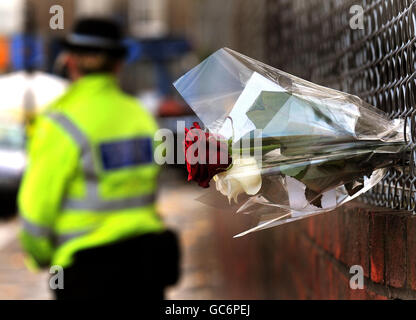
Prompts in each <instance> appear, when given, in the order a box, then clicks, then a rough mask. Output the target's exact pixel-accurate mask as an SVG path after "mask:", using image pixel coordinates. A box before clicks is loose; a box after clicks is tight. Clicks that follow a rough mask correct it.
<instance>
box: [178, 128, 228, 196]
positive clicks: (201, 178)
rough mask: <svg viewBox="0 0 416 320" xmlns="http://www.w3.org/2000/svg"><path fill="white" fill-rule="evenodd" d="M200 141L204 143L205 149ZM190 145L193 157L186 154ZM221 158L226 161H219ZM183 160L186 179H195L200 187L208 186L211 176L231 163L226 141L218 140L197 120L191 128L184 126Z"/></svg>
mask: <svg viewBox="0 0 416 320" xmlns="http://www.w3.org/2000/svg"><path fill="white" fill-rule="evenodd" d="M202 143H205V150H204V148H203V147H204V146H203V145H202ZM191 146H192V148H193V149H194V154H193V155H194V157H193V159H189V155H187V151H188V149H189V148H191ZM191 155H192V154H191ZM221 159H223V161H222V162H226V163H221ZM224 159H225V160H226V161H224ZM185 162H186V168H187V169H188V181H191V180H193V181H196V182H198V184H199V185H200V186H201V187H203V188H208V187H209V182H210V181H211V179H212V177H213V176H215V175H216V174H217V173H219V172H222V171H225V170H226V169H227V168H228V167H229V166H230V164H231V157H230V155H229V153H228V143H227V142H226V141H219V140H218V139H217V138H216V137H215V136H214V135H212V134H210V133H208V132H205V131H203V130H202V129H201V127H200V126H199V124H198V122H194V123H193V127H191V129H187V128H185ZM210 162H211V163H210Z"/></svg>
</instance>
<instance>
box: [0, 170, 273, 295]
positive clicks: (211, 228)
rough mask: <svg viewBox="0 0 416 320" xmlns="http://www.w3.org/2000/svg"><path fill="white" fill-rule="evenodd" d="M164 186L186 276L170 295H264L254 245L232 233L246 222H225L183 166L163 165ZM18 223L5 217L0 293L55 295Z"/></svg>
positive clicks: (165, 207) (0, 231)
mask: <svg viewBox="0 0 416 320" xmlns="http://www.w3.org/2000/svg"><path fill="white" fill-rule="evenodd" d="M160 186H161V188H160V194H159V200H158V209H159V212H160V214H161V215H162V216H163V218H164V220H165V221H166V224H167V225H168V226H169V227H170V228H172V229H174V230H176V231H177V232H178V233H179V237H180V242H181V246H182V262H181V263H182V276H181V279H180V281H179V282H178V284H176V285H175V286H173V287H171V288H168V290H167V298H168V299H235V298H237V299H238V298H240V299H244V298H264V297H265V296H264V294H263V292H262V291H261V289H258V288H257V287H256V285H255V284H254V286H253V283H254V282H256V281H257V280H258V279H257V280H256V277H253V280H251V279H249V278H250V277H251V275H250V274H251V273H252V272H253V270H254V271H255V269H256V268H257V267H256V264H253V260H255V257H254V255H253V246H250V242H247V241H248V240H240V241H239V240H234V239H232V235H233V234H236V233H237V232H239V231H241V228H240V227H241V226H239V227H238V228H240V230H238V229H237V228H235V227H228V226H227V225H222V223H223V222H224V221H222V220H221V219H222V218H221V215H222V214H223V213H219V212H215V210H214V209H212V208H210V207H207V206H205V205H203V204H201V203H200V202H198V201H196V200H195V199H196V198H197V197H198V196H200V195H201V194H202V193H203V192H204V190H203V189H201V188H199V187H197V186H196V185H195V184H193V183H192V184H191V183H187V182H186V175H185V174H184V172H183V170H177V169H168V170H164V171H163V174H162V177H161V183H160ZM227 219H229V218H227ZM227 221H228V222H229V221H230V220H227ZM18 229H19V222H18V220H17V218H10V219H8V220H5V221H1V220H0V299H51V298H52V296H51V294H50V292H49V290H48V280H47V279H48V273H47V272H41V273H32V272H30V271H28V270H27V269H26V267H25V265H24V262H23V253H22V251H21V248H20V245H19V242H18V239H17V233H18ZM254 250H255V248H254ZM250 257H252V259H250ZM247 264H249V267H250V266H251V267H250V268H247ZM259 290H260V291H259Z"/></svg>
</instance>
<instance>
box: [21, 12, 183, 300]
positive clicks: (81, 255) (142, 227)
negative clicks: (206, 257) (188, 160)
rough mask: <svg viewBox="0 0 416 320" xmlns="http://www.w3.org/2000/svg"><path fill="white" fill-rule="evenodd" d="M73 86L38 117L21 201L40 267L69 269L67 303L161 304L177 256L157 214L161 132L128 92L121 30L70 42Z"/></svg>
mask: <svg viewBox="0 0 416 320" xmlns="http://www.w3.org/2000/svg"><path fill="white" fill-rule="evenodd" d="M66 46H67V50H68V52H69V54H68V61H67V67H68V72H69V75H70V78H71V79H72V80H73V81H74V83H73V84H72V86H71V87H70V88H69V90H68V91H67V93H66V94H64V95H63V96H62V97H61V98H59V99H58V100H57V101H56V102H54V103H53V104H52V106H50V108H49V109H48V112H47V113H45V114H44V115H42V116H40V117H39V118H38V119H37V122H36V128H35V133H34V136H33V138H32V139H31V141H30V147H29V158H30V160H29V165H28V169H27V172H26V174H25V176H24V179H23V182H22V186H21V189H20V193H19V209H20V214H21V217H22V221H23V230H22V232H21V241H22V244H23V247H24V249H25V251H26V252H27V253H28V258H29V262H30V263H31V264H32V265H33V266H41V267H42V266H50V265H58V266H62V267H63V270H64V289H56V290H55V295H56V297H57V298H58V299H61V298H62V299H66V298H80V299H85V298H86V299H88V298H101V297H103V298H112V297H115V298H125V297H128V298H129V297H130V298H135V297H142V298H147V299H151V298H159V299H160V298H163V288H164V287H165V286H166V285H168V284H172V283H174V282H175V281H176V280H177V276H178V269H177V260H178V248H177V246H176V238H175V236H174V234H173V233H171V232H169V231H166V230H165V229H164V226H163V223H162V221H161V219H160V218H159V216H158V215H157V213H156V208H155V192H156V185H157V183H156V180H157V175H158V171H159V169H158V166H156V165H155V164H154V162H153V149H154V146H153V135H154V133H155V131H156V130H157V125H156V123H155V120H154V119H153V118H152V116H151V115H150V114H149V113H148V112H147V111H146V110H145V109H144V108H143V107H142V106H141V105H139V104H138V103H137V101H136V100H135V99H134V98H132V97H129V96H127V95H125V94H124V93H122V92H121V90H120V89H119V87H118V85H117V81H116V78H115V75H116V73H117V71H118V70H119V69H120V65H121V62H122V58H123V57H124V55H125V53H126V52H125V51H126V50H125V48H124V47H123V45H122V34H121V31H120V28H119V27H118V25H117V24H115V23H113V22H111V21H107V20H102V19H91V18H90V19H83V20H81V21H79V22H78V23H77V24H76V25H75V28H74V30H73V32H72V33H71V34H70V35H69V36H68V37H67V39H66Z"/></svg>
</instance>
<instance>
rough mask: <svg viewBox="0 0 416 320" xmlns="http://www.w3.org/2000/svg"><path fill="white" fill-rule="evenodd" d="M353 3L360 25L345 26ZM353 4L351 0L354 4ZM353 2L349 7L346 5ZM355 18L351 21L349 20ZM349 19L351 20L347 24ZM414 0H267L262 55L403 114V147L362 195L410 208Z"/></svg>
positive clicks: (415, 189) (414, 184)
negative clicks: (397, 161) (406, 133)
mask: <svg viewBox="0 0 416 320" xmlns="http://www.w3.org/2000/svg"><path fill="white" fill-rule="evenodd" d="M354 5H359V6H361V8H362V9H363V11H362V12H363V16H362V17H363V29H353V28H351V25H350V22H351V19H355V13H356V12H357V11H354V10H352V11H351V13H350V9H351V7H352V6H354ZM354 8H356V7H354ZM354 8H353V9H354ZM353 22H355V21H353ZM354 27H355V25H354ZM415 36H416V1H411V0H361V1H357V0H355V1H354V0H268V2H267V32H266V37H267V41H266V43H267V50H266V52H267V54H268V62H269V63H270V64H271V65H274V66H276V67H277V68H279V69H283V70H285V71H287V72H290V73H292V74H294V75H298V76H300V77H302V78H305V79H308V80H311V81H313V82H315V83H319V84H322V85H324V86H327V87H332V88H335V89H338V90H342V91H345V92H349V93H352V94H355V95H358V96H359V97H361V98H363V99H364V100H366V101H367V102H369V103H371V104H372V105H374V106H376V107H378V108H380V109H382V110H384V111H385V112H387V113H388V114H389V115H390V116H391V117H392V118H396V117H402V118H405V119H407V121H406V122H407V123H408V124H409V125H410V126H409V127H408V128H410V130H411V133H412V139H411V141H409V146H410V150H411V151H410V152H408V153H406V154H404V155H403V162H402V166H401V167H398V168H395V169H392V170H390V171H389V172H388V174H387V175H386V176H385V178H384V179H383V181H382V182H381V183H380V184H378V185H377V186H376V187H375V188H373V190H372V191H370V192H368V193H367V194H365V196H364V197H363V200H364V201H365V202H367V203H370V204H372V205H378V206H385V207H390V208H394V209H407V210H412V211H415V207H416V201H415V200H416V165H415V156H416V122H415V121H416V61H415V55H416V51H415V48H416V46H415Z"/></svg>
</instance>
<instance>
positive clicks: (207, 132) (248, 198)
mask: <svg viewBox="0 0 416 320" xmlns="http://www.w3.org/2000/svg"><path fill="white" fill-rule="evenodd" d="M174 86H175V87H176V89H177V90H178V91H179V93H180V94H181V95H182V97H183V98H184V99H185V101H186V102H187V103H188V104H189V105H190V107H191V108H192V109H193V111H194V112H195V113H196V115H197V116H198V117H199V119H200V120H201V122H202V124H203V127H204V129H202V128H201V126H200V124H199V123H194V125H193V127H191V128H189V129H186V134H185V142H184V146H185V150H184V151H185V160H186V164H187V169H188V173H189V176H188V180H194V181H196V182H197V183H198V184H199V185H200V186H202V187H204V188H208V187H209V186H210V182H211V185H215V188H213V186H211V188H210V189H208V191H207V193H206V194H205V195H204V196H202V197H201V198H200V199H199V200H200V201H202V202H204V203H206V204H209V205H214V206H223V205H224V203H225V204H227V203H228V204H229V205H231V206H233V208H234V207H235V206H237V208H236V209H237V212H238V213H245V214H254V215H256V216H258V217H259V222H258V225H256V226H255V227H254V228H252V229H250V230H247V231H245V232H243V233H241V234H239V235H237V236H242V235H245V234H247V233H250V232H253V231H257V230H261V229H265V228H270V227H273V226H277V225H280V224H283V223H287V222H290V221H295V220H298V219H302V218H305V217H309V216H312V215H316V214H320V213H323V212H328V211H331V210H333V209H335V208H337V207H339V206H341V205H342V204H344V203H346V202H348V201H350V200H352V199H354V198H356V197H357V196H359V195H361V194H362V193H364V192H366V191H368V190H369V189H370V188H372V187H373V186H374V185H375V184H377V183H378V182H379V181H380V180H381V179H382V178H383V176H384V174H385V172H386V170H387V169H388V168H389V167H391V166H394V165H397V163H398V161H399V159H400V158H401V153H402V152H404V151H406V145H407V141H408V137H407V134H406V131H407V130H406V129H405V123H404V120H403V119H395V120H390V119H389V117H388V116H387V115H386V114H384V113H383V112H381V111H380V110H378V109H376V108H375V107H373V106H371V105H369V104H367V103H366V102H365V101H363V100H361V99H360V98H358V97H356V96H353V95H350V94H346V93H343V92H339V91H336V90H333V89H329V88H325V87H322V86H318V85H316V84H313V83H311V82H308V81H305V80H302V79H300V78H297V77H295V76H292V75H290V74H287V73H285V72H282V71H280V70H277V69H275V68H273V67H270V66H268V65H266V64H263V63H261V62H259V61H256V60H254V59H251V58H249V57H246V56H244V55H242V54H240V53H238V52H235V51H233V50H231V49H228V48H224V49H220V50H218V51H217V52H215V53H214V54H212V55H211V56H209V57H208V58H207V59H206V60H205V61H203V62H202V63H201V64H199V65H198V66H196V67H195V68H193V69H192V70H190V71H189V72H188V73H186V74H185V75H184V76H182V77H181V78H179V79H178V80H177V81H176V82H175V83H174ZM214 193H215V194H214ZM218 195H220V197H222V199H221V198H219V197H218ZM224 199H225V200H226V201H223V200H224Z"/></svg>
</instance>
